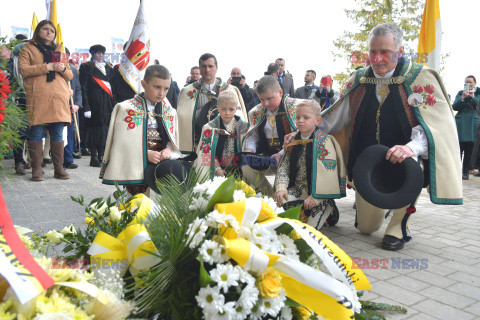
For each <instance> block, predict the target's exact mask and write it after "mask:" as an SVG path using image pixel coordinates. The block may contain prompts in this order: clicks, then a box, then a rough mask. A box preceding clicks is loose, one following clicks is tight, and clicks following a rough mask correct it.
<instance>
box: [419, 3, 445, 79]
mask: <svg viewBox="0 0 480 320" xmlns="http://www.w3.org/2000/svg"><path fill="white" fill-rule="evenodd" d="M441 44H442V24H441V22H440V5H439V0H426V2H425V9H424V10H423V17H422V26H421V27H420V36H419V38H418V54H419V55H421V54H423V53H426V54H427V60H426V61H425V62H424V63H423V65H426V66H427V67H429V68H432V69H435V70H436V71H438V70H439V69H440V53H441Z"/></svg>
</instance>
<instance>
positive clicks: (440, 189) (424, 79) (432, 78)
mask: <svg viewBox="0 0 480 320" xmlns="http://www.w3.org/2000/svg"><path fill="white" fill-rule="evenodd" d="M402 38H403V31H402V30H401V29H400V28H399V27H398V26H397V25H395V24H392V23H385V24H381V25H378V26H376V27H375V28H373V29H372V31H371V32H370V38H369V48H370V60H371V66H370V67H367V68H361V69H359V70H357V71H355V73H354V74H353V75H352V77H351V78H350V80H348V82H347V83H346V85H345V88H344V90H343V93H344V94H343V96H342V97H341V98H340V100H339V101H338V102H337V103H335V104H334V105H333V106H331V107H330V108H328V109H327V110H326V113H325V114H324V120H323V121H322V123H321V124H320V129H321V130H322V131H324V132H327V133H330V134H334V135H335V137H336V138H337V140H339V143H340V144H341V145H342V146H343V148H342V149H343V150H344V152H345V151H348V152H346V154H345V159H348V160H347V173H348V177H349V180H350V185H352V186H354V181H353V182H352V181H351V180H352V172H353V168H354V166H355V163H356V160H357V157H359V156H360V154H361V153H362V151H363V150H365V149H366V148H368V147H369V146H372V145H374V144H383V145H386V146H387V147H388V148H389V150H388V152H387V154H386V160H389V161H390V162H391V163H392V164H396V163H400V162H402V161H403V160H405V159H406V158H409V157H418V156H420V157H421V158H422V160H423V164H424V168H425V169H424V171H425V181H427V183H428V184H429V192H430V198H431V200H432V202H434V203H436V204H462V203H463V200H462V189H461V177H460V172H461V171H460V167H461V166H460V162H459V160H458V154H459V147H458V142H457V141H455V137H456V133H455V123H454V121H453V110H452V108H451V106H450V102H449V100H448V98H447V94H446V90H445V88H444V86H443V84H442V81H441V79H440V77H439V76H438V74H437V73H436V72H435V71H434V70H432V69H429V68H425V67H423V66H422V65H420V64H417V63H413V62H412V61H406V60H405V59H404V57H403V52H404V47H403V44H402ZM390 179H392V178H390ZM395 182H398V181H392V184H394V183H395ZM414 205H415V201H413V202H412V203H411V204H410V205H408V206H406V207H403V208H400V209H396V210H392V211H393V214H392V217H391V220H390V223H389V224H388V226H387V229H386V231H385V235H384V238H383V242H382V247H383V248H384V249H386V250H400V249H402V248H403V247H404V244H405V242H406V241H409V240H410V236H408V227H407V223H408V218H409V216H410V215H411V214H412V213H413V212H415V207H414ZM356 210H357V216H356V223H355V226H356V227H357V228H358V229H359V230H360V232H362V233H365V234H371V233H373V232H375V231H377V230H378V229H379V228H380V227H381V225H382V223H383V220H384V219H385V214H386V211H387V210H385V209H380V208H377V207H375V206H373V205H371V204H370V203H369V202H368V199H363V198H362V197H361V196H360V195H359V194H358V193H356Z"/></svg>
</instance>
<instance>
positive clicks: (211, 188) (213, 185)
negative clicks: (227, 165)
mask: <svg viewBox="0 0 480 320" xmlns="http://www.w3.org/2000/svg"><path fill="white" fill-rule="evenodd" d="M226 180H227V178H225V177H220V176H217V177H214V178H213V180H211V181H210V184H209V185H208V188H207V194H208V195H209V196H210V197H211V196H213V194H214V193H215V191H217V189H218V188H219V187H220V185H221V184H222V183H224V182H225V181H226Z"/></svg>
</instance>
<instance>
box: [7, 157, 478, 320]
mask: <svg viewBox="0 0 480 320" xmlns="http://www.w3.org/2000/svg"><path fill="white" fill-rule="evenodd" d="M75 162H76V163H77V164H78V165H79V167H78V169H74V170H67V171H68V173H69V174H70V176H71V179H70V180H57V179H54V178H53V167H52V165H47V167H46V168H45V174H44V177H45V181H43V182H33V181H30V180H29V179H30V177H31V170H28V171H27V175H26V176H17V175H15V174H13V173H14V164H13V160H4V161H3V162H2V166H3V168H4V170H3V172H0V185H1V187H2V190H3V194H4V197H5V201H6V203H7V206H8V209H9V211H10V214H11V216H12V219H13V222H14V223H15V224H16V225H21V226H23V227H27V228H30V229H32V230H34V232H36V233H39V232H48V231H49V230H51V229H54V228H55V229H61V228H63V227H64V226H67V225H70V224H72V223H73V224H74V226H75V227H76V228H79V227H84V226H85V224H84V218H85V211H84V208H82V207H81V206H80V205H78V204H77V203H75V202H73V201H72V200H71V199H70V195H73V196H76V197H78V196H79V195H83V196H84V197H85V200H86V202H87V203H88V202H89V201H91V200H92V199H94V198H97V197H106V196H109V195H111V194H112V193H113V191H114V190H115V187H114V186H108V185H104V184H102V183H101V180H100V179H99V178H98V174H99V168H93V167H90V166H89V158H88V157H82V159H80V160H75ZM463 187H464V188H463V192H464V205H463V206H439V205H434V204H432V203H431V202H430V199H429V196H428V194H427V193H426V191H425V190H424V191H423V192H422V194H421V196H420V198H419V201H418V204H417V212H416V213H415V214H414V215H413V216H412V218H411V220H410V229H411V235H412V236H413V239H412V241H411V242H409V243H407V244H406V245H405V249H403V250H401V251H399V252H390V251H385V250H382V249H381V247H380V245H381V241H382V238H383V233H384V231H385V227H386V225H387V223H388V221H386V222H385V223H384V225H383V226H382V228H381V229H380V230H379V231H377V232H375V233H374V234H372V235H370V236H367V235H363V234H360V233H359V232H358V231H357V230H356V229H355V227H354V225H353V224H354V221H355V210H354V209H353V208H352V205H353V202H354V193H353V191H352V190H348V192H347V197H346V198H344V199H341V200H337V205H338V208H339V210H340V221H339V222H338V224H337V225H336V226H335V227H329V228H324V229H323V230H322V231H323V232H324V234H325V235H326V236H328V237H329V238H330V239H331V240H332V241H334V242H335V243H336V244H338V245H339V246H340V247H341V248H342V249H344V250H345V251H346V253H347V254H349V255H350V256H351V257H352V258H354V259H355V260H356V261H358V262H359V264H360V265H361V267H362V269H363V271H364V272H365V274H366V275H367V277H368V278H369V279H370V282H371V284H372V291H371V292H365V295H364V297H363V298H362V299H365V300H372V301H375V302H385V303H392V304H397V305H402V306H404V307H406V308H407V310H408V313H407V314H406V315H403V314H393V315H388V318H389V319H422V320H425V319H453V318H454V317H455V318H456V319H462V320H463V319H479V318H480V281H479V280H478V267H477V266H478V265H479V263H480V249H479V248H480V246H479V243H480V201H479V200H478V197H479V195H480V192H479V191H480V178H477V177H473V176H472V175H471V176H470V180H467V181H464V184H463Z"/></svg>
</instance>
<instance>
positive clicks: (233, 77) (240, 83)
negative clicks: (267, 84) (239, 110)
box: [227, 67, 255, 113]
mask: <svg viewBox="0 0 480 320" xmlns="http://www.w3.org/2000/svg"><path fill="white" fill-rule="evenodd" d="M227 82H228V83H230V84H231V85H232V86H235V87H237V88H238V90H240V94H241V95H242V98H243V102H244V103H245V108H246V109H247V113H248V111H250V109H252V108H253V107H255V105H252V103H253V95H252V90H250V88H249V87H248V84H246V83H245V76H244V75H242V71H241V70H240V68H237V67H235V68H233V69H232V71H231V72H230V79H228V81H227Z"/></svg>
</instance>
